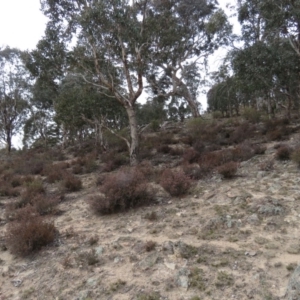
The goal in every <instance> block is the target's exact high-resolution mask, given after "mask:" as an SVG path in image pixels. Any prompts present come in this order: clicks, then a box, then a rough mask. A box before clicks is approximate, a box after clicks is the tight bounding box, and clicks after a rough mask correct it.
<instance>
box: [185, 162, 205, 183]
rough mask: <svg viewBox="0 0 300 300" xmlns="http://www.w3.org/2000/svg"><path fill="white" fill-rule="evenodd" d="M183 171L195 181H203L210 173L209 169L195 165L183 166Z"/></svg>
mask: <svg viewBox="0 0 300 300" xmlns="http://www.w3.org/2000/svg"><path fill="white" fill-rule="evenodd" d="M182 170H183V172H184V174H185V175H187V176H188V177H189V178H191V179H193V180H199V179H202V178H204V177H206V176H207V175H208V174H209V172H207V169H206V168H205V167H204V168H201V166H199V165H195V164H183V165H182Z"/></svg>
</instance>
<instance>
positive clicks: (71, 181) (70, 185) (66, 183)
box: [62, 173, 82, 192]
mask: <svg viewBox="0 0 300 300" xmlns="http://www.w3.org/2000/svg"><path fill="white" fill-rule="evenodd" d="M62 186H63V187H64V188H65V189H66V190H67V191H69V192H77V191H79V190H81V189H82V182H81V179H80V178H77V177H76V176H74V175H73V174H70V173H64V179H63V182H62Z"/></svg>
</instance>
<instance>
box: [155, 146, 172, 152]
mask: <svg viewBox="0 0 300 300" xmlns="http://www.w3.org/2000/svg"><path fill="white" fill-rule="evenodd" d="M171 150H172V148H171V147H170V146H169V145H160V146H159V147H158V148H157V152H158V153H163V154H168V153H170V152H171Z"/></svg>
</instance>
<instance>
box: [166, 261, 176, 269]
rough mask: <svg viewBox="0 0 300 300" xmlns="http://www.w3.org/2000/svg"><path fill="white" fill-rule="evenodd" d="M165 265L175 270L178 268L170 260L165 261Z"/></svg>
mask: <svg viewBox="0 0 300 300" xmlns="http://www.w3.org/2000/svg"><path fill="white" fill-rule="evenodd" d="M164 265H165V266H166V267H167V268H168V269H171V270H175V269H176V264H175V263H173V262H168V261H166V260H165V261H164Z"/></svg>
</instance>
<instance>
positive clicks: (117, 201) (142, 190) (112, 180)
mask: <svg viewBox="0 0 300 300" xmlns="http://www.w3.org/2000/svg"><path fill="white" fill-rule="evenodd" d="M100 191H101V192H102V193H103V194H104V195H98V196H94V197H92V198H91V199H90V200H89V203H90V206H91V208H92V209H93V210H94V211H95V212H96V213H98V214H111V213H116V212H122V211H126V210H129V209H131V208H135V207H139V206H143V205H147V204H150V203H151V202H152V201H153V192H152V191H150V190H149V188H148V187H147V182H146V180H145V177H144V176H143V174H142V173H141V172H140V171H138V170H137V169H136V168H126V169H123V170H120V171H118V172H117V173H115V174H110V175H109V176H107V177H106V178H105V180H104V183H103V185H102V186H101V188H100Z"/></svg>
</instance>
